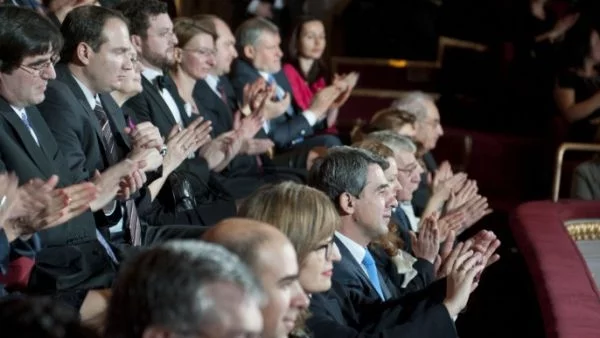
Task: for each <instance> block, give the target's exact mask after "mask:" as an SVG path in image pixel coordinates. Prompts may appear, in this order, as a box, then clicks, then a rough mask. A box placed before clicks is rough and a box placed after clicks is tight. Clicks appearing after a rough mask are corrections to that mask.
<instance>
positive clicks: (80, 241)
mask: <svg viewBox="0 0 600 338" xmlns="http://www.w3.org/2000/svg"><path fill="white" fill-rule="evenodd" d="M0 21H2V22H3V23H4V24H3V25H2V26H1V27H0V49H2V50H3V51H4V52H3V53H2V55H1V56H0V128H2V132H1V133H0V153H1V154H2V161H0V172H2V171H12V172H15V174H16V175H17V176H18V177H19V182H20V183H21V184H23V183H26V182H29V181H31V180H32V179H40V180H42V181H47V180H48V181H50V180H56V178H52V177H53V176H54V175H56V176H58V179H59V182H58V184H56V183H54V185H56V186H57V187H58V188H62V189H63V191H66V190H69V189H70V188H69V186H72V185H73V184H75V183H76V182H77V181H76V179H75V177H74V175H73V174H72V173H71V172H70V171H69V169H68V168H67V166H65V163H66V159H65V158H64V157H63V154H62V153H61V152H60V150H59V148H58V145H57V144H56V141H55V139H54V137H53V136H52V133H51V132H50V129H49V128H48V126H47V124H46V123H45V121H44V120H43V118H42V117H41V116H40V113H39V111H38V110H37V108H35V105H36V104H39V103H40V102H42V101H43V100H44V92H45V90H46V85H47V82H48V80H50V79H53V78H54V77H55V73H54V63H55V61H56V55H57V52H58V51H59V50H60V48H61V46H62V37H61V35H60V32H59V31H58V29H57V28H56V27H55V26H54V25H53V24H52V23H51V22H50V21H48V19H46V18H44V17H42V16H41V15H39V14H37V13H35V12H32V11H30V10H25V9H19V8H11V7H2V8H1V9H0ZM135 169H136V166H135V165H133V164H126V165H121V166H119V167H117V168H116V169H115V170H114V171H113V172H112V173H111V174H110V175H103V176H105V180H107V181H111V184H107V185H106V188H107V189H105V191H100V192H98V194H97V196H96V199H95V200H94V201H92V203H90V207H91V209H92V210H93V211H96V210H99V209H100V208H101V207H102V206H104V205H106V204H107V203H108V202H109V201H110V200H111V199H112V198H113V197H114V194H115V193H116V191H117V189H118V185H119V182H120V180H121V178H122V177H123V176H127V175H129V174H131V172H132V171H133V170H135ZM34 182H35V181H34ZM42 183H43V182H42ZM86 185H89V184H87V183H86ZM40 187H43V184H42V185H41V186H40ZM59 196H60V195H59ZM79 198H80V196H67V199H66V200H65V203H66V204H67V205H68V204H69V203H70V202H71V201H72V200H75V199H79ZM61 223H63V222H61ZM40 239H41V243H42V248H41V250H40V252H39V253H38V254H37V256H36V259H35V266H34V267H33V270H32V271H31V275H30V278H29V285H28V288H29V291H30V292H34V293H45V294H56V293H58V296H59V297H62V298H63V299H64V300H67V301H69V303H70V304H72V305H73V306H75V307H77V308H79V307H80V306H81V305H82V303H83V301H84V299H85V297H86V293H87V290H90V289H95V288H108V287H110V285H111V284H112V280H113V277H114V274H115V271H116V269H117V267H118V265H119V261H120V256H119V252H118V251H115V250H114V248H113V247H111V246H110V245H109V244H108V243H107V241H106V239H105V238H104V237H103V236H102V235H101V234H100V232H99V231H98V230H97V229H96V226H95V221H94V217H93V215H92V213H91V212H84V213H83V214H81V215H80V216H77V217H75V218H72V219H67V220H66V221H64V224H62V225H60V226H57V227H55V228H53V229H48V230H44V231H42V232H40Z"/></svg>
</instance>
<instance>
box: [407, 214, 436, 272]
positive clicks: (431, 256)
mask: <svg viewBox="0 0 600 338" xmlns="http://www.w3.org/2000/svg"><path fill="white" fill-rule="evenodd" d="M436 218H437V215H430V216H428V217H427V218H425V220H424V221H423V225H422V227H421V231H419V237H418V238H417V236H416V235H415V233H414V232H411V233H410V239H411V242H412V249H413V253H414V255H415V257H417V258H422V259H424V260H427V261H429V262H430V263H431V264H433V263H434V262H435V258H436V257H437V254H438V251H439V250H440V239H439V235H438V227H437V221H436Z"/></svg>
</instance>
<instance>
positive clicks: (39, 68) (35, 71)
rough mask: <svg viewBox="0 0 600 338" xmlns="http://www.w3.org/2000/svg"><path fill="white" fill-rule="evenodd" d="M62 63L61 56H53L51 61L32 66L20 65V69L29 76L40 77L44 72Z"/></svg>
mask: <svg viewBox="0 0 600 338" xmlns="http://www.w3.org/2000/svg"><path fill="white" fill-rule="evenodd" d="M58 61H60V56H58V55H53V56H52V57H51V58H50V60H47V61H44V62H41V63H34V64H32V65H19V68H21V69H23V70H24V71H26V72H27V73H29V74H32V75H36V76H40V75H41V74H42V72H43V71H45V70H47V69H49V68H50V67H54V66H56V64H57V63H58Z"/></svg>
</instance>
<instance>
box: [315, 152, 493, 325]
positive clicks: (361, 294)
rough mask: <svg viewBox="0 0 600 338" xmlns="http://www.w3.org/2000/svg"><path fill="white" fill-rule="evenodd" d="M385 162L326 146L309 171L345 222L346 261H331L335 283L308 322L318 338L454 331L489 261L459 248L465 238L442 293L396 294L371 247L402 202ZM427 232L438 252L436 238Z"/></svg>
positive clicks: (339, 235)
mask: <svg viewBox="0 0 600 338" xmlns="http://www.w3.org/2000/svg"><path fill="white" fill-rule="evenodd" d="M388 166H389V165H388V163H387V162H386V161H385V160H384V159H383V158H381V157H379V156H378V155H375V154H373V153H371V152H369V151H366V150H362V149H354V148H349V147H338V148H334V149H331V150H329V152H328V154H327V155H326V156H325V157H323V158H321V159H319V160H318V161H317V162H316V163H315V165H314V166H313V168H312V170H311V172H310V175H309V184H310V185H311V186H314V187H316V188H318V189H319V190H321V191H323V192H325V193H326V194H327V195H328V196H329V198H330V200H331V201H333V202H334V203H335V205H336V206H337V209H338V212H339V214H340V217H341V220H342V221H341V225H340V227H338V231H337V232H336V234H335V242H336V244H337V246H338V248H339V250H340V253H341V256H342V260H341V261H340V262H339V263H334V267H333V277H332V279H333V287H332V289H331V290H330V292H328V293H327V294H324V295H323V296H322V297H313V299H312V302H311V307H310V309H311V312H312V317H311V318H310V319H309V320H308V326H309V329H310V330H311V331H312V332H313V333H314V334H315V335H316V336H325V335H328V334H335V335H336V337H341V336H348V337H354V336H357V335H358V334H359V332H364V333H363V335H364V334H366V332H369V334H371V335H372V336H373V337H375V336H381V335H390V336H392V335H403V336H410V337H413V336H414V337H455V336H456V331H455V328H454V321H453V319H454V318H456V317H457V316H458V314H459V312H460V311H461V310H462V309H463V308H464V307H465V305H466V303H467V300H468V298H469V294H470V293H471V291H472V290H473V289H474V287H475V286H476V282H475V276H476V275H477V274H478V273H480V272H481V271H482V270H483V268H484V267H485V262H483V261H482V259H483V256H482V255H481V254H480V253H474V252H473V251H472V250H465V251H464V252H459V251H462V244H461V245H459V247H458V249H457V250H456V251H457V252H456V255H455V256H454V260H455V261H453V262H452V263H451V264H450V265H451V266H453V268H452V272H451V273H450V277H449V278H450V279H451V280H452V281H451V282H449V283H447V285H448V286H447V289H446V291H445V292H434V291H432V290H425V292H423V293H418V294H416V295H411V297H402V298H397V297H398V295H399V291H398V287H397V286H396V285H395V284H394V283H393V282H392V281H390V279H389V277H388V276H387V275H386V274H383V273H381V272H380V271H379V269H378V268H377V266H376V264H375V261H374V259H373V256H372V253H371V252H370V250H369V248H368V247H367V246H368V244H369V243H371V242H372V241H374V240H376V239H377V238H379V237H380V236H382V235H385V234H386V233H387V232H388V227H387V226H388V223H389V222H390V219H391V214H392V209H393V208H394V207H395V206H396V204H397V203H396V200H395V196H394V194H393V192H392V191H391V188H390V183H389V182H388V180H387V179H386V177H385V174H384V170H385V169H387V168H388ZM427 238H428V239H429V240H431V241H433V242H432V246H433V251H434V252H437V250H438V248H439V242H437V238H435V237H430V236H427ZM436 242H437V247H436ZM459 253H460V254H459ZM457 257H458V258H457ZM438 293H439V295H438ZM385 301H387V302H385ZM381 302H385V303H383V304H381ZM378 304H380V305H378ZM369 305H371V306H369ZM377 308H379V311H377V310H375V309H377ZM382 308H385V309H387V310H388V311H389V312H383V311H382Z"/></svg>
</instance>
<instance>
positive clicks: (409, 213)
mask: <svg viewBox="0 0 600 338" xmlns="http://www.w3.org/2000/svg"><path fill="white" fill-rule="evenodd" d="M399 207H400V208H402V210H403V211H404V213H405V214H406V217H408V221H409V222H410V229H411V230H412V231H414V232H418V231H419V222H420V221H421V219H420V218H419V217H417V216H416V215H415V209H414V208H413V205H412V203H411V202H409V201H407V202H401V203H400V205H399Z"/></svg>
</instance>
